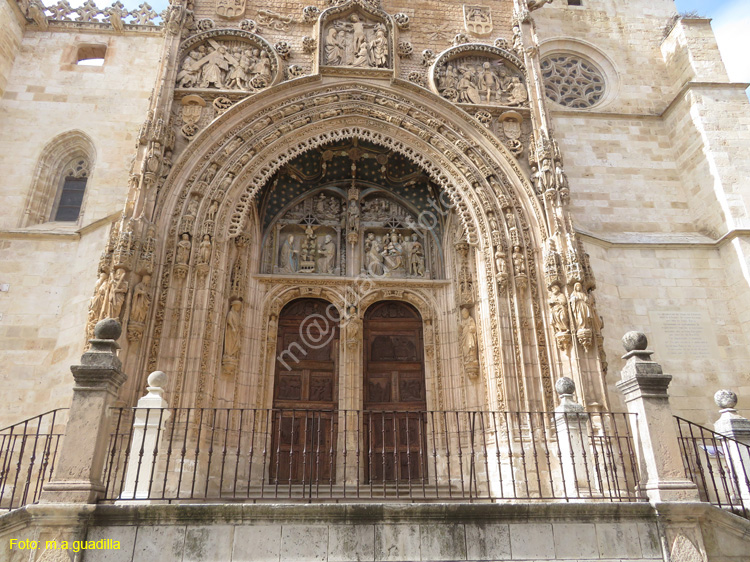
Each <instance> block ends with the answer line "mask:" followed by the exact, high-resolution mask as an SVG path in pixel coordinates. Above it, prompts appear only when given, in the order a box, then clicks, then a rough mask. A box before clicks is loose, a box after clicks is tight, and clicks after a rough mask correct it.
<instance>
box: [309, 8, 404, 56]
mask: <svg viewBox="0 0 750 562" xmlns="http://www.w3.org/2000/svg"><path fill="white" fill-rule="evenodd" d="M389 55H390V52H389V38H388V31H387V30H386V28H385V26H384V25H383V24H382V23H377V22H370V21H367V20H365V19H364V18H363V17H362V16H360V15H359V14H352V15H351V16H349V18H348V20H346V19H342V20H336V21H334V22H333V23H332V24H331V25H330V27H329V28H328V29H327V31H326V33H325V47H324V49H323V64H324V65H326V66H355V67H361V68H386V67H387V66H388V62H389Z"/></svg>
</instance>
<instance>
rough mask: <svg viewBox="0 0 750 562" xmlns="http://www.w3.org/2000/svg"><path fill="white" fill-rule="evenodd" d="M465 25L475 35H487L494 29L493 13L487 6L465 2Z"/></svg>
mask: <svg viewBox="0 0 750 562" xmlns="http://www.w3.org/2000/svg"><path fill="white" fill-rule="evenodd" d="M464 27H465V28H466V31H468V32H469V33H473V34H474V35H487V34H488V33H490V32H491V31H492V13H491V12H490V9H489V8H488V7H486V6H469V5H466V4H464Z"/></svg>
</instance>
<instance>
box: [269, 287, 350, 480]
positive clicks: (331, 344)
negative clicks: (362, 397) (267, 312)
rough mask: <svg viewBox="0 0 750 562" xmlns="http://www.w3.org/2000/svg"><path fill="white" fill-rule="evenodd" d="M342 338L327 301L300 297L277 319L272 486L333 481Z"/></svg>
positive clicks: (334, 311) (332, 308) (334, 315)
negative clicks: (338, 369)
mask: <svg viewBox="0 0 750 562" xmlns="http://www.w3.org/2000/svg"><path fill="white" fill-rule="evenodd" d="M338 340H339V326H338V315H337V313H336V310H335V307H333V306H331V305H329V303H327V302H325V301H322V300H318V299H299V300H296V301H293V302H291V303H290V304H288V305H287V306H286V307H285V308H284V309H283V310H282V311H281V314H280V315H279V326H278V338H277V344H276V345H277V347H276V358H277V360H276V372H275V376H274V391H273V408H274V411H273V424H272V438H271V441H272V443H271V447H272V448H271V466H270V471H269V475H270V481H271V483H277V482H278V483H279V484H290V483H291V484H296V483H313V482H317V483H329V482H331V481H333V480H334V479H335V460H336V450H335V449H336V431H337V419H336V413H335V410H336V407H337V401H338V373H337V368H336V367H337V364H338Z"/></svg>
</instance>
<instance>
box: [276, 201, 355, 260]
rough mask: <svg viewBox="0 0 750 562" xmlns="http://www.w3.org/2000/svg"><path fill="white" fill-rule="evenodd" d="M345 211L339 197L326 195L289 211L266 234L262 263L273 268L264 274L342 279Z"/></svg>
mask: <svg viewBox="0 0 750 562" xmlns="http://www.w3.org/2000/svg"><path fill="white" fill-rule="evenodd" d="M345 208H346V206H345V202H344V200H343V199H342V198H341V197H340V196H339V195H338V194H335V193H330V192H324V191H321V192H319V193H318V194H317V195H315V196H310V197H307V198H306V199H304V200H303V201H301V202H299V203H297V204H296V205H294V206H293V207H292V208H290V209H289V210H288V211H287V212H286V213H284V214H283V215H282V217H281V218H280V219H279V220H277V221H276V223H275V224H274V225H273V226H272V227H271V229H270V232H269V233H268V234H267V240H266V245H265V250H264V251H265V253H266V258H265V259H264V260H263V263H272V264H273V265H272V267H270V268H267V270H266V271H265V273H281V274H285V275H294V274H300V273H304V274H319V275H342V271H343V267H342V266H343V263H344V261H343V260H344V256H343V255H342V252H341V250H340V249H341V247H342V236H344V235H345V230H344V228H343V227H344V224H345V220H342V219H343V217H344V209H345ZM269 258H270V259H269ZM268 269H270V271H269V270H268Z"/></svg>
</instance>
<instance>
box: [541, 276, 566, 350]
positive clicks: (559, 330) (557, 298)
mask: <svg viewBox="0 0 750 562" xmlns="http://www.w3.org/2000/svg"><path fill="white" fill-rule="evenodd" d="M549 292H550V295H549V299H548V300H547V303H548V304H549V308H550V312H551V313H552V328H553V329H554V330H555V340H556V341H557V346H558V347H559V348H560V350H562V351H567V350H568V349H569V348H570V345H571V343H572V341H571V335H570V313H569V312H568V299H567V298H566V297H565V295H564V294H563V293H562V291H561V290H560V286H559V285H558V284H554V285H552V286H551V287H550V288H549Z"/></svg>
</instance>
